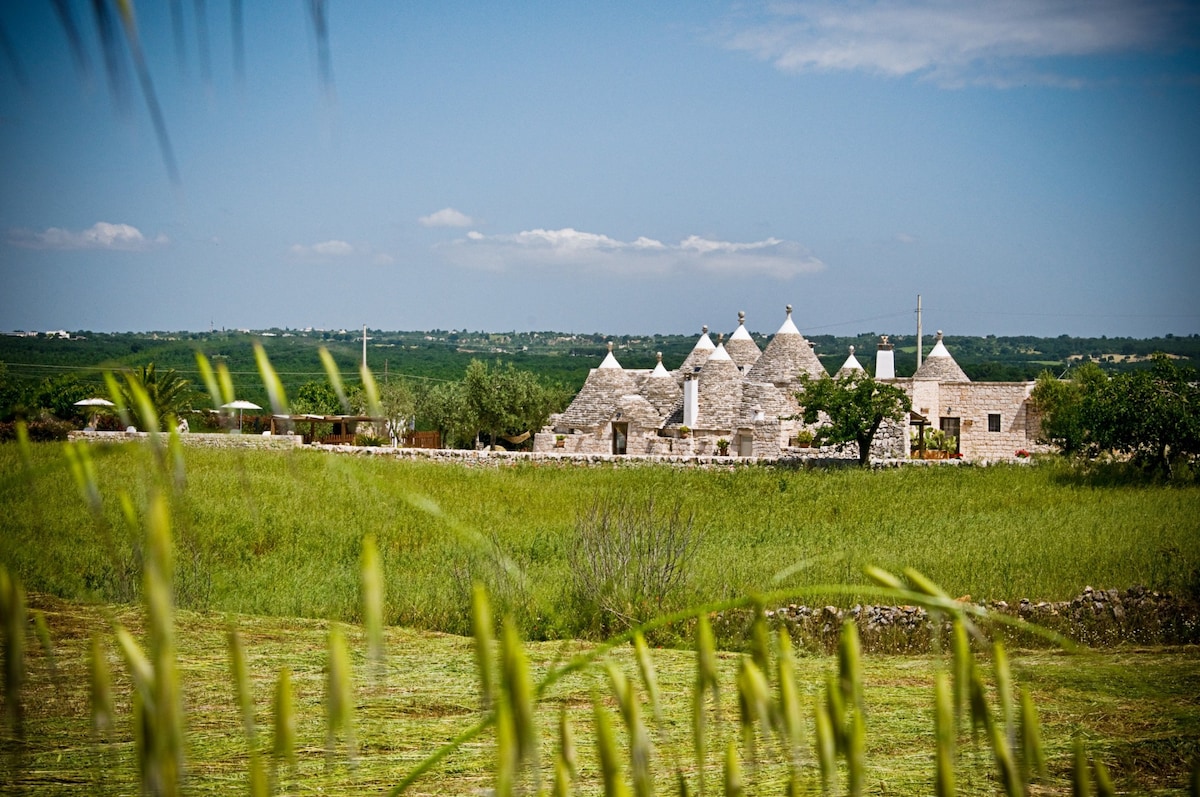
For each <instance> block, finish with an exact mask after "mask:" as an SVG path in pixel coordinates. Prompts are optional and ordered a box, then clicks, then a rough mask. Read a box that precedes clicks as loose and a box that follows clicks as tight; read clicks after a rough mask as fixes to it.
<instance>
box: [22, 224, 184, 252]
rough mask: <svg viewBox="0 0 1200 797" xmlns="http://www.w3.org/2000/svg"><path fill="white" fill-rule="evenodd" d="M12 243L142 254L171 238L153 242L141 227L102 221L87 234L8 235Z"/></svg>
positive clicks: (59, 231) (29, 232)
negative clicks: (143, 232)
mask: <svg viewBox="0 0 1200 797" xmlns="http://www.w3.org/2000/svg"><path fill="white" fill-rule="evenodd" d="M7 239H8V242H9V243H10V244H12V245H13V246H21V247H24V248H26V249H112V250H117V251H122V252H141V251H145V250H147V249H150V248H151V247H153V246H164V245H166V244H167V243H168V242H169V241H168V239H167V236H165V235H158V236H157V237H155V238H154V239H149V238H147V237H146V236H144V235H143V234H142V231H141V230H139V229H138V228H137V227H134V226H132V225H129V224H110V223H109V222H107V221H98V222H96V223H95V224H93V225H92V226H91V227H88V228H87V229H86V230H67V229H63V228H62V227H49V228H47V229H45V230H42V231H41V232H38V231H37V230H27V229H13V230H9V231H8V235H7Z"/></svg>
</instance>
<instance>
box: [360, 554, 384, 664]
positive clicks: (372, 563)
mask: <svg viewBox="0 0 1200 797" xmlns="http://www.w3.org/2000/svg"><path fill="white" fill-rule="evenodd" d="M359 571H360V574H361V579H360V580H361V582H362V611H363V624H364V625H365V626H366V628H367V656H368V658H370V659H371V661H374V662H381V661H383V604H384V579H383V565H382V564H381V563H380V560H379V547H378V546H377V545H376V544H375V535H374V534H368V535H367V536H366V537H364V538H363V543H362V561H361V563H360V567H359Z"/></svg>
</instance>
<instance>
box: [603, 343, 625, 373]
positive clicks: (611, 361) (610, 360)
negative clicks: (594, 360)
mask: <svg viewBox="0 0 1200 797" xmlns="http://www.w3.org/2000/svg"><path fill="white" fill-rule="evenodd" d="M612 350H613V345H612V341H611V340H610V341H609V342H608V354H607V355H606V356H605V358H604V362H602V363H600V367H601V368H620V367H621V364H620V363H619V362H617V358H616V357H613V353H612Z"/></svg>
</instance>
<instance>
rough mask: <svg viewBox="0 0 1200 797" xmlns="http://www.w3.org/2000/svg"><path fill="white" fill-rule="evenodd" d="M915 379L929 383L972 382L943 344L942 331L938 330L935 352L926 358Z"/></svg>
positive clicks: (934, 345) (914, 375)
mask: <svg viewBox="0 0 1200 797" xmlns="http://www.w3.org/2000/svg"><path fill="white" fill-rule="evenodd" d="M913 379H920V380H924V381H929V382H970V381H971V380H970V379H969V378H968V377H967V375H966V373H964V372H963V369H962V368H959V366H958V363H956V362H955V361H954V358H953V357H951V356H950V352H949V350H948V349H947V348H946V344H945V343H943V342H942V330H940V329H939V330H938V333H937V342H936V343H934V344H933V350H932V351H930V352H929V354H928V355H927V356H926V357H925V362H923V363H921V367H920V368H918V369H917V372H916V373H915V374H913Z"/></svg>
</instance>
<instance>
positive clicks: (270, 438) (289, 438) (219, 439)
mask: <svg viewBox="0 0 1200 797" xmlns="http://www.w3.org/2000/svg"><path fill="white" fill-rule="evenodd" d="M159 436H160V437H161V438H162V440H163V442H166V437H167V435H166V433H165V432H164V433H162V434H160V435H159ZM149 438H150V433H149V432H69V433H68V434H67V439H68V440H82V441H84V442H88V443H124V442H128V441H131V440H147V439H149ZM179 440H180V442H182V443H183V444H184V445H185V446H187V447H189V448H256V449H268V450H276V451H284V450H291V449H294V448H300V447H301V446H303V445H304V438H303V437H301V436H300V435H291V434H278V435H254V434H245V435H243V434H223V433H218V434H212V433H208V432H186V433H184V434H181V435H179Z"/></svg>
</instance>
